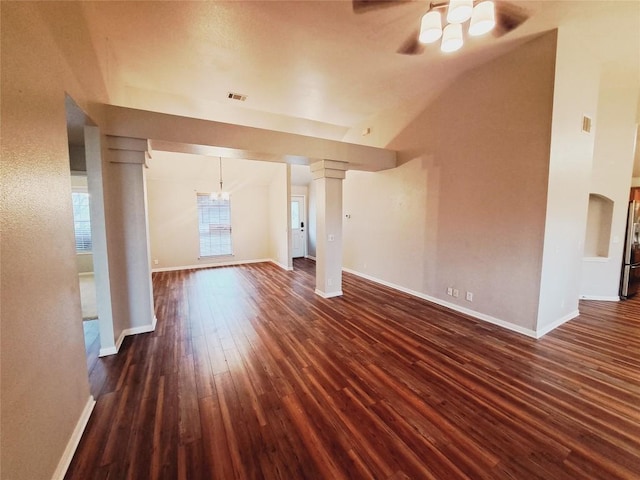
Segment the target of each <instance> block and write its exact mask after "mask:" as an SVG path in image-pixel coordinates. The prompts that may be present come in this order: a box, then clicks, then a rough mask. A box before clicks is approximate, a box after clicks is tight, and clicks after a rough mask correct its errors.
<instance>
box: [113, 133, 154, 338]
mask: <svg viewBox="0 0 640 480" xmlns="http://www.w3.org/2000/svg"><path fill="white" fill-rule="evenodd" d="M107 148H108V150H107V154H108V157H107V159H108V160H109V183H110V187H111V188H110V190H111V192H110V195H109V207H110V208H109V210H110V212H109V217H110V218H109V224H110V226H111V230H112V231H113V232H114V233H113V235H110V239H109V240H110V242H109V263H110V267H111V268H110V275H111V279H112V280H111V283H112V296H113V300H112V303H113V317H114V333H115V335H116V336H117V337H118V338H119V339H122V338H124V335H130V334H135V333H144V332H149V331H153V330H154V328H155V316H154V308H153V288H152V285H151V262H150V255H151V254H150V248H149V229H148V221H147V192H146V182H145V169H146V167H147V162H148V160H149V159H150V156H149V148H148V142H147V140H146V139H139V138H128V137H113V136H107ZM114 279H116V280H115V288H113V287H114ZM119 346H120V345H119V344H117V345H116V349H117V348H119Z"/></svg>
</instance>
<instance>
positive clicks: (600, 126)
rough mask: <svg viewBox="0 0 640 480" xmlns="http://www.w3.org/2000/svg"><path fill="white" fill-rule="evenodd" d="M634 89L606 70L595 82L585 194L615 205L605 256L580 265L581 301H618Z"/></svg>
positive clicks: (633, 124)
mask: <svg viewBox="0 0 640 480" xmlns="http://www.w3.org/2000/svg"><path fill="white" fill-rule="evenodd" d="M637 97H638V88H637V85H635V84H634V82H632V83H630V82H629V81H628V79H627V78H626V77H625V76H624V75H620V73H619V72H617V71H615V70H607V71H605V72H604V73H603V75H602V78H601V80H600V92H599V98H598V110H597V113H596V125H597V128H596V130H595V139H594V141H595V143H594V152H593V170H592V173H591V179H590V190H589V191H590V192H591V193H597V194H600V195H604V196H606V197H607V198H610V199H612V200H613V202H614V206H613V218H612V222H611V235H610V237H609V238H608V239H607V241H608V242H609V256H608V258H606V259H600V260H601V261H597V262H594V261H590V260H588V259H585V260H583V265H582V267H583V269H582V283H581V287H580V295H581V296H582V297H585V298H603V299H610V300H616V299H618V295H619V292H618V288H619V282H620V272H621V264H622V253H623V247H624V237H625V229H626V218H627V205H628V200H629V189H630V187H631V175H632V169H633V160H634V143H635V134H636V104H637V100H636V99H637Z"/></svg>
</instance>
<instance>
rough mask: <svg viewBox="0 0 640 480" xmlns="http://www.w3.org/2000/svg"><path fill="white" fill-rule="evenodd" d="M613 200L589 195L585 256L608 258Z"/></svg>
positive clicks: (592, 194) (595, 194)
mask: <svg viewBox="0 0 640 480" xmlns="http://www.w3.org/2000/svg"><path fill="white" fill-rule="evenodd" d="M612 219H613V200H611V199H610V198H607V197H605V196H603V195H598V194H597V193H590V194H589V211H588V214H587V233H586V238H585V246H584V256H585V257H587V258H594V257H595V258H606V257H608V256H609V245H610V243H611V242H610V238H611V222H612Z"/></svg>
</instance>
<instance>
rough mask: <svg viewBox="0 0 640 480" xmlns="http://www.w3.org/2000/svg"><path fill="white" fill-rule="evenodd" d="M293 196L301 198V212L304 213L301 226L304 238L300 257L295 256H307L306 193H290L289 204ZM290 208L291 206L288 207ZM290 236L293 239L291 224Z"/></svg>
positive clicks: (307, 223)
mask: <svg viewBox="0 0 640 480" xmlns="http://www.w3.org/2000/svg"><path fill="white" fill-rule="evenodd" d="M294 198H301V199H302V212H303V215H304V220H303V221H304V227H302V228H303V229H304V232H303V233H304V240H303V247H302V257H295V258H306V257H307V248H308V245H307V243H308V234H307V232H308V231H309V228H308V226H309V221H308V220H307V216H308V215H307V198H306V195H304V194H292V195H290V198H289V204H291V202H292V201H293V199H294ZM289 208H291V207H289ZM289 216H291V211H289ZM291 238H292V240H293V226H291ZM291 258H294V257H293V245H292V246H291Z"/></svg>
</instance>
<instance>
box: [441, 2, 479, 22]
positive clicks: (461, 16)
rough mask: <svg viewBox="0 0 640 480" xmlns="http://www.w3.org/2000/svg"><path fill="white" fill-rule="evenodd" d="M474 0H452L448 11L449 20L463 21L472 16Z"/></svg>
mask: <svg viewBox="0 0 640 480" xmlns="http://www.w3.org/2000/svg"><path fill="white" fill-rule="evenodd" d="M472 12H473V0H451V1H450V2H449V10H448V11H447V22H449V23H463V22H466V21H467V20H469V19H470V18H471V13H472Z"/></svg>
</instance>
